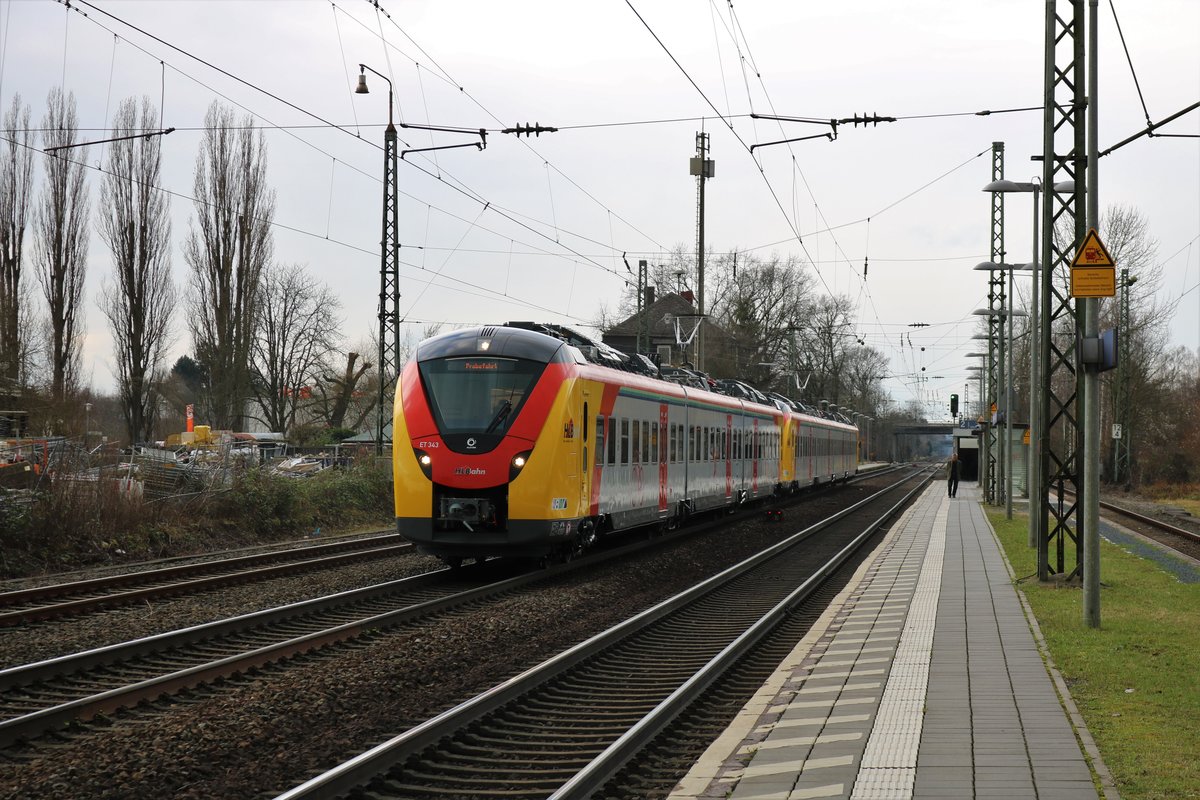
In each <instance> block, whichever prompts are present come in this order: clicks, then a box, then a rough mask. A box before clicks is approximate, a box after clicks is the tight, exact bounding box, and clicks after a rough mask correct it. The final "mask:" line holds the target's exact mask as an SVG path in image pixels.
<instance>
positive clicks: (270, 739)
mask: <svg viewBox="0 0 1200 800" xmlns="http://www.w3.org/2000/svg"><path fill="white" fill-rule="evenodd" d="M887 481H888V479H887V478H876V479H873V480H871V481H867V482H865V483H864V484H858V485H856V486H852V487H846V488H842V489H839V490H837V491H836V492H834V493H830V494H827V495H822V496H819V497H815V498H810V499H809V500H808V501H807V502H805V503H803V504H801V505H799V506H796V507H793V508H791V509H789V510H788V511H786V512H784V523H783V524H781V525H764V524H761V520H760V519H758V518H753V519H751V520H749V521H746V522H743V523H740V524H739V525H738V526H736V527H735V528H733V529H732V530H731V529H728V528H727V529H725V530H722V531H718V532H715V533H713V534H709V535H705V536H702V537H697V538H693V539H689V540H687V541H685V542H681V543H678V544H676V545H674V546H671V547H669V548H668V549H666V550H664V551H661V552H657V553H654V554H651V555H648V556H644V557H642V558H639V559H637V560H636V561H634V562H630V561H624V562H622V563H620V564H614V565H610V566H607V567H602V568H599V569H596V570H589V571H588V573H587V575H586V576H575V577H568V578H564V579H561V580H560V581H558V582H556V583H555V584H553V585H547V586H545V587H544V588H543V589H542V590H541V591H538V592H535V593H532V594H529V595H525V596H521V597H513V598H508V599H507V600H503V601H502V602H500V603H499V604H494V605H489V606H488V607H487V608H486V609H479V610H473V611H468V612H465V613H456V614H453V615H449V616H447V617H446V618H443V619H439V620H435V621H432V622H428V623H425V624H421V625H415V626H409V627H404V628H400V629H397V630H396V631H395V632H392V633H387V634H380V635H379V636H377V637H376V638H374V639H371V640H367V641H364V642H361V643H360V644H359V645H358V646H356V647H352V648H335V649H334V650H332V651H330V652H328V653H324V654H317V655H315V656H309V657H305V658H303V659H300V660H298V661H297V662H295V663H294V664H292V665H289V667H288V668H287V669H279V668H275V669H269V670H266V671H261V672H255V673H252V674H250V675H248V676H245V677H244V678H243V679H242V680H240V681H237V682H234V684H235V685H231V686H226V687H222V688H220V689H218V690H213V691H206V692H197V693H196V694H195V695H194V696H192V697H189V698H187V699H186V700H177V701H174V702H172V703H171V704H170V705H169V708H167V710H165V711H161V712H159V713H155V714H154V715H151V716H147V717H142V718H134V719H131V718H130V717H131V716H132V715H130V714H119V715H116V716H115V717H114V718H113V719H112V720H110V724H109V725H108V726H107V727H106V728H102V729H97V728H89V729H86V730H84V731H83V732H81V733H77V734H73V735H72V736H71V737H69V738H68V739H66V740H65V741H63V742H62V743H60V744H58V745H56V747H55V748H54V750H53V751H51V752H49V753H47V752H46V751H45V750H44V749H43V750H39V751H37V752H32V751H31V752H28V753H22V752H20V751H17V750H10V751H8V752H5V753H0V797H3V798H46V797H55V798H60V800H70V799H71V798H149V797H172V798H204V799H205V800H208V799H209V798H253V797H270V796H274V794H277V793H278V792H281V791H284V790H286V789H287V788H289V787H291V786H294V785H296V784H297V783H300V782H301V781H303V780H305V779H307V778H308V777H311V776H312V775H314V774H316V773H318V772H320V771H323V770H324V769H327V768H329V767H330V766H333V765H334V764H336V763H338V762H340V761H342V760H344V759H346V758H348V757H349V756H351V755H354V754H357V753H359V752H362V751H363V750H365V749H367V748H368V747H370V746H372V745H374V744H377V743H378V742H380V741H382V740H384V739H386V738H388V737H389V736H392V735H395V734H397V733H399V732H401V731H403V730H405V729H407V728H408V727H411V725H412V724H414V723H416V722H419V721H422V720H424V719H427V718H428V717H430V716H432V715H434V714H436V713H438V712H439V711H442V710H444V709H446V708H448V707H450V706H452V705H454V704H456V703H458V702H461V701H463V700H465V699H467V698H469V697H471V696H473V695H474V694H476V693H478V692H479V691H482V690H483V689H485V688H488V687H490V686H492V685H494V684H496V683H498V682H499V681H501V680H503V679H504V678H506V677H509V676H511V675H513V674H515V673H517V672H519V671H521V670H524V669H527V668H529V667H531V666H533V665H535V664H537V663H540V662H541V661H543V660H544V659H546V658H548V657H550V656H552V655H554V654H555V653H557V652H559V651H560V650H562V649H564V648H566V647H568V646H569V645H572V644H574V643H576V642H578V641H580V640H582V639H584V638H587V637H588V636H590V635H592V634H594V633H596V632H599V631H601V630H603V629H605V628H607V627H609V626H611V625H612V624H615V623H616V622H618V621H620V620H623V619H625V618H627V617H629V616H630V615H632V614H633V613H636V612H637V611H640V610H641V609H644V608H646V607H647V606H649V605H651V604H653V603H655V602H657V601H659V600H661V599H663V598H664V597H668V596H670V595H672V594H674V593H676V592H678V591H680V590H682V589H683V588H686V587H687V586H690V585H692V584H693V583H695V582H696V581H697V580H699V579H701V578H703V577H706V576H708V575H710V574H712V573H713V572H715V571H717V570H719V569H722V568H724V567H725V566H727V565H729V564H731V563H734V562H735V561H737V560H740V559H741V558H744V557H745V556H747V555H749V554H751V553H753V552H757V551H758V550H759V549H761V548H762V547H763V546H765V545H766V544H769V543H771V542H774V541H777V540H778V539H780V538H782V537H783V536H785V535H787V534H790V533H793V532H795V531H797V530H801V529H802V528H804V527H807V525H809V524H811V523H812V522H815V521H816V520H818V519H820V518H823V517H824V516H826V515H827V514H828V513H829V512H830V511H831V510H832V509H833V508H834V507H843V506H844V505H847V504H849V503H850V502H852V501H854V500H857V499H860V498H861V497H863V496H865V495H866V494H868V493H869V492H870V491H871V490H872V489H873V488H875V487H877V486H879V485H882V484H884V483H885V482H887ZM406 563H407V562H406ZM364 566H369V565H364ZM413 566H414V567H415V566H416V565H413ZM393 568H395V565H393ZM398 576H399V573H396V574H395V575H393V577H398ZM316 580H317V579H315V578H313V577H311V576H310V577H306V578H304V579H303V580H301V581H297V583H298V584H300V585H299V586H297V587H296V588H295V589H294V591H295V596H296V597H312V596H315V595H317V594H321V593H324V591H325V590H323V589H314V585H315V583H314V582H315V581H316ZM281 587H282V583H281ZM241 591H242V590H237V591H236V592H230V593H225V592H222V593H220V595H219V597H214V598H212V599H210V600H209V601H207V602H208V604H206V605H205V607H204V608H203V610H200V609H197V608H194V607H192V606H191V604H195V603H196V602H197V601H196V600H194V599H193V600H188V601H186V603H187V604H189V605H188V606H185V607H184V608H180V609H172V610H171V613H170V614H169V616H170V619H169V620H167V619H166V617H167V616H168V613H167V610H166V609H165V608H163V607H160V608H159V610H158V611H159V613H160V614H161V616H162V617H163V624H162V625H160V626H159V627H158V629H165V628H166V627H177V626H179V625H181V624H184V623H183V622H181V621H180V620H181V619H188V616H187V614H189V613H196V614H198V615H202V616H204V617H205V618H212V615H213V614H214V613H216V611H217V604H218V602H219V603H220V604H223V603H224V602H226V601H225V600H221V599H219V598H226V597H229V596H230V595H233V594H238V593H240V592H241ZM281 591H283V590H282V588H281ZM245 592H246V593H247V594H246V595H244V596H241V597H239V598H238V599H237V600H236V601H234V600H231V601H230V602H233V603H234V605H236V607H237V608H238V609H240V610H247V606H246V604H247V603H249V600H250V598H249V595H250V594H252V595H254V597H255V598H257V603H256V604H254V606H253V607H256V608H261V607H264V606H266V605H273V604H275V602H274V601H264V600H263V597H264V590H263V588H262V587H261V586H260V587H251V588H249V589H246V590H245ZM180 602H185V601H180ZM162 605H163V606H167V605H173V604H162ZM176 612H178V613H179V614H180V615H182V616H176ZM123 616H128V617H129V618H130V619H131V620H136V619H137V615H136V614H134V613H130V614H128V615H123ZM100 619H102V620H103V627H105V628H108V627H111V626H110V617H109V615H106V616H104V617H97V618H96V620H100ZM95 624H96V621H95V620H93V625H95ZM113 624H114V625H115V624H116V623H113ZM141 624H144V622H143V623H141ZM86 627H87V620H81V621H80V628H79V630H77V631H76V632H75V633H74V634H73V635H74V636H75V637H77V638H79V639H85V640H86V639H89V638H91V637H93V636H94V637H95V638H96V639H102V638H110V633H109V632H108V631H105V632H103V633H95V634H91V635H89V634H86V633H85V631H86ZM53 630H54V631H55V633H54V634H53V635H54V636H55V638H56V639H57V637H58V636H59V634H58V633H57V631H58V630H60V628H59V627H58V626H56V627H55V628H54V629H53ZM112 638H120V637H119V636H117V637H112ZM34 639H36V637H35V636H31V637H29V643H27V646H29V647H33V646H34V645H33V644H32V642H33V640H34ZM8 646H9V645H8V634H6V638H5V650H6V652H7V650H8ZM74 646H76V645H72V644H67V643H65V642H64V643H62V644H58V645H50V647H51V649H57V650H59V651H62V652H65V651H67V650H70V649H71V648H72V647H74Z"/></svg>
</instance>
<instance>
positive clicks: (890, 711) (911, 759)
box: [850, 503, 948, 800]
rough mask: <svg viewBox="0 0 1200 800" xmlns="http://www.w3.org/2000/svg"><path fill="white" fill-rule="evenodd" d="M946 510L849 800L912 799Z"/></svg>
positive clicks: (942, 507) (942, 510)
mask: <svg viewBox="0 0 1200 800" xmlns="http://www.w3.org/2000/svg"><path fill="white" fill-rule="evenodd" d="M947 511H948V509H947V508H946V504H945V503H941V504H939V506H938V511H937V515H936V516H935V517H934V523H933V530H932V532H931V533H930V537H929V550H928V551H927V552H926V555H925V563H924V565H923V566H922V568H921V577H920V578H919V579H918V580H917V588H916V591H915V592H914V593H913V598H912V602H911V603H910V605H909V610H908V619H907V620H906V621H905V624H904V631H903V633H901V634H900V643H899V645H897V647H896V658H895V661H894V662H893V663H892V671H891V674H890V675H889V676H888V682H887V686H886V687H885V688H884V690H883V699H882V700H881V701H880V703H879V712H878V713H877V714H876V716H875V726H874V728H872V730H871V738H870V739H868V740H867V749H866V751H865V752H864V753H863V758H862V763H861V764H860V766H859V770H858V777H857V779H856V780H855V782H854V791H853V793H852V794H851V795H850V797H851V800H895V798H907V797H912V793H913V784H914V782H915V780H916V771H917V749H918V747H919V745H920V743H921V723H922V721H923V719H924V707H925V693H926V691H927V689H928V687H929V661H930V655H931V653H932V652H933V630H934V624H935V622H936V621H937V605H938V597H939V596H940V594H941V584H942V558H943V556H944V554H945V552H946V517H947Z"/></svg>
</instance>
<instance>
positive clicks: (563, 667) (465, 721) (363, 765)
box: [276, 475, 929, 800]
mask: <svg viewBox="0 0 1200 800" xmlns="http://www.w3.org/2000/svg"><path fill="white" fill-rule="evenodd" d="M910 479H911V476H909V477H906V478H905V479H903V480H901V481H900V482H898V483H897V484H895V485H893V486H892V487H888V488H887V489H883V490H881V491H879V492H876V493H874V494H872V495H871V496H870V497H868V498H865V499H863V500H861V501H859V502H858V503H855V504H854V505H852V506H850V507H848V508H846V509H843V510H842V511H839V512H837V513H836V514H834V515H832V516H831V517H829V518H827V519H826V520H823V521H822V522H819V523H817V524H816V525H812V526H810V527H809V528H806V529H804V530H802V531H800V532H798V533H796V534H793V535H792V536H790V537H788V538H787V539H785V540H783V541H781V542H779V543H777V544H775V545H773V546H771V547H770V548H767V549H766V550H764V551H762V552H760V553H758V554H756V555H754V556H751V557H750V558H748V559H746V560H744V561H742V562H741V563H739V564H736V565H734V566H731V567H729V568H727V569H725V570H723V571H722V572H720V573H718V574H716V575H714V576H712V577H710V578H708V579H706V580H704V581H702V582H701V583H699V584H697V585H696V586H694V587H692V588H690V589H688V590H686V591H684V592H681V593H680V594H677V595H675V596H674V597H671V598H668V599H667V600H664V601H662V602H660V603H658V604H657V605H655V606H653V607H651V608H649V609H646V610H645V611H642V612H641V613H639V614H637V615H635V616H633V617H631V618H630V619H628V620H626V621H624V622H622V623H620V624H618V625H616V626H614V627H612V628H610V629H608V630H607V631H604V632H602V633H599V634H597V635H595V636H593V637H591V638H589V639H587V640H586V641H584V642H581V643H579V644H577V645H574V646H573V647H570V648H568V649H567V650H565V651H563V652H562V653H560V654H559V655H557V656H554V657H553V658H551V659H548V660H547V661H545V662H543V663H542V664H540V665H538V666H536V667H533V668H531V669H529V670H527V671H525V672H523V673H521V674H520V675H517V676H514V677H513V678H510V679H509V680H507V681H504V682H503V683H500V684H498V685H497V686H495V687H493V688H491V689H489V690H487V691H485V692H483V693H481V694H479V695H477V696H476V697H474V698H472V699H471V700H468V701H466V702H464V703H462V704H460V705H458V706H456V707H454V708H452V709H449V710H447V711H445V712H443V713H442V714H439V715H438V716H436V717H433V718H432V719H430V720H427V721H426V722H424V723H421V724H420V725H417V726H416V727H414V728H411V729H410V730H408V731H406V732H404V733H402V734H400V735H398V736H396V737H393V738H392V739H390V740H388V741H386V742H384V743H382V744H380V745H378V746H376V747H374V748H372V749H371V750H368V751H367V752H365V753H362V754H360V755H358V756H356V757H354V758H352V759H350V760H348V761H346V762H344V763H343V764H340V765H338V766H336V767H334V768H333V769H331V770H328V771H327V772H325V773H322V774H321V775H318V776H315V777H313V778H311V779H310V780H308V781H306V782H305V783H303V784H301V785H299V786H296V787H294V788H292V789H290V790H288V791H287V792H284V793H283V794H281V795H279V796H278V797H277V798H276V800H313V799H314V798H322V799H323V798H329V797H333V796H338V795H340V794H342V793H345V792H348V791H350V790H352V789H354V788H355V787H360V786H363V785H365V784H366V783H367V782H369V781H371V780H372V779H374V778H376V777H377V776H379V775H381V774H383V773H385V772H387V771H388V770H390V769H392V768H394V767H396V766H397V765H399V764H401V763H403V762H404V761H405V760H406V759H408V758H410V757H411V756H413V755H415V754H417V753H419V752H420V751H422V750H424V749H425V748H426V747H429V746H430V745H432V744H435V743H437V742H438V741H440V740H442V739H444V738H446V737H448V736H451V735H452V734H453V733H455V732H456V731H459V730H461V729H463V728H464V727H466V726H467V725H469V724H471V723H474V722H476V721H478V720H480V719H482V718H483V717H485V716H486V715H488V714H491V713H492V712H495V711H498V710H499V709H501V708H502V707H504V706H506V705H508V704H509V703H511V702H512V701H514V700H516V699H517V698H519V697H521V696H522V695H525V694H526V693H528V692H530V691H532V690H534V689H535V688H536V687H538V686H540V685H542V684H544V683H546V682H547V681H549V680H550V679H551V678H553V677H555V676H557V675H561V674H562V673H564V672H566V671H567V670H568V669H570V668H571V667H575V666H577V665H580V664H582V663H583V662H585V661H587V660H589V659H592V658H594V657H595V656H597V655H599V654H601V653H602V652H603V651H605V650H607V649H608V648H610V647H612V646H614V645H616V644H617V643H618V642H620V641H622V640H624V639H626V638H628V637H630V636H633V635H635V634H637V633H638V632H640V631H642V630H644V629H645V628H647V627H648V626H650V625H651V624H653V623H656V622H659V621H662V620H664V619H665V618H667V617H669V616H671V615H673V614H675V613H676V612H678V611H680V610H681V609H684V608H685V607H687V606H689V605H690V604H692V603H694V602H695V601H697V600H699V599H700V598H702V597H704V596H706V595H709V594H711V593H713V592H714V591H716V590H718V589H720V588H721V587H723V586H725V585H727V584H729V583H730V582H732V581H733V580H735V579H738V578H740V577H742V576H744V575H746V574H747V573H748V572H750V571H751V570H753V569H755V568H757V567H760V566H762V565H764V564H766V563H767V562H769V561H771V560H772V559H774V558H776V557H777V556H778V555H779V554H781V553H784V552H786V551H788V550H790V549H792V548H795V547H796V546H797V545H799V544H801V543H803V542H805V541H806V540H808V539H809V538H811V537H812V536H814V535H815V534H817V533H819V532H821V531H822V530H824V529H826V528H828V527H830V526H831V525H833V524H834V523H835V522H837V521H838V520H841V519H842V518H844V517H846V516H848V515H849V514H852V513H854V512H856V511H858V510H860V509H862V508H864V507H866V506H867V505H868V504H870V503H872V502H876V501H877V500H878V499H879V498H880V497H881V496H883V495H884V494H886V493H889V492H893V491H895V488H896V486H899V485H900V484H902V483H904V482H906V481H907V480H910ZM928 480H929V476H928V475H925V477H924V480H923V481H922V486H923V485H924V483H925V482H927V481H928ZM918 488H919V487H918ZM915 491H917V490H913V492H915ZM913 492H910V493H908V494H907V495H906V498H905V500H904V501H901V504H902V503H903V502H906V501H907V499H908V497H911V494H912V493H913ZM899 505H900V504H897V505H894V506H892V507H891V508H890V509H889V512H888V513H889V514H891V513H894V510H895V508H897V507H899ZM883 519H886V515H885V516H884V517H881V518H880V520H877V521H876V522H875V523H873V525H872V526H871V527H872V529H874V528H876V527H878V525H879V524H880V523H881V521H882V520H883ZM866 538H867V537H866V536H859V537H856V542H858V544H859V545H861V543H862V542H863V541H865V540H866ZM840 552H842V553H843V554H845V553H846V552H848V551H847V550H846V549H845V548H843V550H842V551H840ZM851 552H852V551H851ZM841 558H842V559H843V560H844V558H845V555H843V556H841ZM805 585H806V586H809V587H810V588H811V586H812V585H815V584H813V583H811V582H807V581H806V584H805ZM793 594H794V593H793ZM789 601H790V604H792V605H794V603H795V602H798V600H796V599H795V598H793V597H791V596H789ZM789 601H785V603H784V605H788V603H789ZM777 611H778V606H777V607H776V609H775V611H773V612H772V614H775V613H776V612H777ZM780 613H782V612H780ZM766 629H767V628H766V627H763V628H758V629H756V632H755V633H753V634H750V633H743V634H741V637H739V641H741V642H742V644H743V645H745V646H750V643H751V641H752V640H753V641H756V640H757V639H758V638H760V637H761V635H762V632H764V631H765V630H766ZM738 649H739V648H734V649H730V648H728V647H727V648H725V650H723V651H722V653H721V654H720V655H719V656H717V658H716V659H714V660H715V661H718V662H720V663H721V664H727V663H731V661H732V660H736V658H735V656H734V655H733V653H734V652H736V651H737V650H738ZM710 664H711V662H710ZM713 670H716V667H713ZM713 675H715V672H714V673H712V674H711V675H707V676H704V677H696V676H695V675H693V676H692V678H689V679H687V680H688V681H689V685H690V686H691V688H692V689H695V690H696V691H699V690H700V689H701V688H703V686H706V685H708V683H709V682H710V681H711V679H712V676H713ZM693 681H694V682H693ZM685 695H687V692H684V693H683V694H680V692H679V690H677V691H676V692H675V693H673V694H672V695H671V696H670V697H669V698H668V699H667V700H665V701H662V703H660V704H659V708H663V709H664V710H663V711H661V712H659V713H661V714H664V715H665V714H667V713H668V710H669V715H670V717H671V718H673V717H674V715H675V714H676V713H678V711H679V710H680V709H681V708H682V707H683V706H684V705H686V703H684V702H683V698H684V696H685ZM650 728H651V724H650V723H647V727H645V728H643V729H641V730H639V731H638V732H636V733H635V732H633V731H632V730H629V729H627V730H626V732H625V733H624V734H622V735H621V736H620V737H619V738H618V740H617V742H615V743H614V744H613V745H612V747H617V750H615V751H613V752H612V753H609V751H608V750H605V751H604V753H605V754H607V755H605V756H604V758H605V761H601V762H599V763H598V764H597V766H596V767H595V768H594V769H595V770H596V772H595V774H597V775H599V774H600V773H604V774H609V773H610V771H611V769H615V768H616V767H613V766H612V763H613V762H611V761H608V759H619V760H620V762H621V763H624V760H625V758H627V757H628V752H629V747H630V746H631V744H632V743H634V742H636V741H637V740H638V739H639V738H640V736H641V735H642V734H643V733H644V732H645V731H649V730H650ZM625 737H629V738H625ZM618 745H619V746H618ZM618 766H619V765H618ZM585 769H586V767H585ZM588 785H590V782H589V784H588ZM582 791H588V790H582Z"/></svg>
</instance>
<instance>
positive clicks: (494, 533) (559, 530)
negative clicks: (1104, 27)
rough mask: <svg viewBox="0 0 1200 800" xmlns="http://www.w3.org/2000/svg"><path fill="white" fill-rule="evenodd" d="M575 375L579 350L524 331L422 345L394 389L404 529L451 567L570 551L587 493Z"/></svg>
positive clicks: (470, 334) (451, 336)
mask: <svg viewBox="0 0 1200 800" xmlns="http://www.w3.org/2000/svg"><path fill="white" fill-rule="evenodd" d="M574 371H575V360H574V358H573V355H572V350H571V348H569V347H567V346H566V345H564V344H563V343H562V342H561V341H558V340H556V339H553V338H551V337H548V336H544V335H541V334H537V333H533V332H530V331H526V330H522V329H519V328H507V327H494V328H493V327H488V328H482V329H480V328H474V329H470V330H466V331H455V332H452V333H448V334H444V335H442V336H438V337H435V338H433V339H430V340H428V341H426V342H423V343H421V345H420V346H419V347H418V350H417V354H416V357H415V358H414V359H413V361H411V362H410V363H409V364H408V365H407V366H406V367H405V368H404V371H403V372H402V374H401V376H400V380H399V383H398V385H397V390H396V405H395V410H394V415H393V437H392V440H393V442H394V446H393V455H392V458H393V476H394V481H395V500H396V527H397V530H398V531H399V532H400V533H401V534H402V535H403V536H404V537H405V538H407V539H408V540H409V541H411V542H413V543H414V544H416V545H417V546H418V547H419V548H420V549H421V550H422V551H424V552H427V553H430V554H432V555H435V556H438V557H440V558H442V559H444V560H446V561H447V562H449V563H451V564H456V563H459V562H460V561H461V559H463V558H481V557H486V556H541V555H546V554H548V553H551V552H554V551H555V550H561V549H566V548H568V547H569V546H570V544H571V543H572V542H573V540H574V537H575V535H576V534H577V528H578V524H579V521H580V519H581V517H582V516H583V513H584V512H585V511H586V508H585V507H584V504H583V499H584V498H586V497H587V496H588V495H587V487H586V486H585V482H586V477H587V471H586V469H584V468H583V466H584V465H583V464H582V458H583V455H582V454H583V453H585V452H586V448H584V447H583V443H582V436H583V429H584V425H585V420H584V419H583V418H582V406H580V405H579V398H578V397H577V396H576V395H577V394H578V393H579V389H578V382H577V381H576V380H574V378H573V377H572V376H573V374H574ZM576 409H578V411H576Z"/></svg>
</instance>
